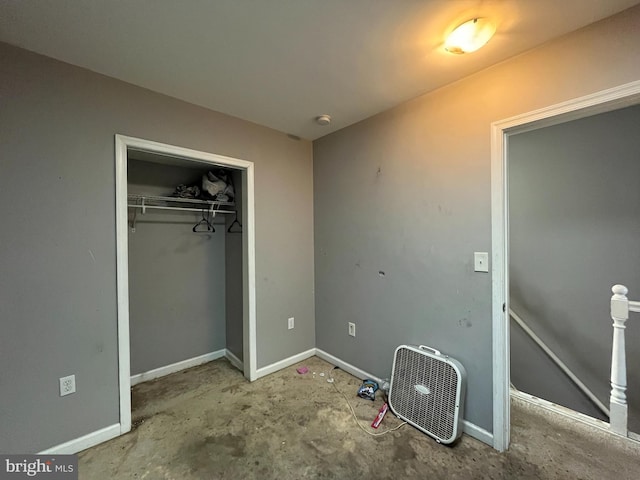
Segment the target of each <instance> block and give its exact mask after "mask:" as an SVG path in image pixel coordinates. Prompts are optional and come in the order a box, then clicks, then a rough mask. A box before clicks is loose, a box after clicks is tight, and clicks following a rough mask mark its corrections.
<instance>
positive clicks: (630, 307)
mask: <svg viewBox="0 0 640 480" xmlns="http://www.w3.org/2000/svg"><path fill="white" fill-rule="evenodd" d="M611 291H612V292H613V296H612V297H611V318H612V319H613V349H612V351H611V396H610V397H609V410H610V412H611V416H610V417H609V424H610V428H611V431H613V432H615V433H618V434H620V435H624V436H625V437H626V436H628V430H627V420H628V405H627V395H626V393H625V392H626V390H627V361H626V353H625V343H624V329H625V328H626V327H625V322H626V321H627V320H628V318H629V312H640V302H634V301H629V299H628V298H627V293H629V290H628V289H627V287H625V286H624V285H614V286H613V287H612V288H611Z"/></svg>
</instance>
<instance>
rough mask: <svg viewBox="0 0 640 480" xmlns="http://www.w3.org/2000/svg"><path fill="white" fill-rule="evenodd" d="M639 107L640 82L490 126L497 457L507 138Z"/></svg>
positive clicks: (503, 413) (502, 395)
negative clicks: (635, 106)
mask: <svg viewBox="0 0 640 480" xmlns="http://www.w3.org/2000/svg"><path fill="white" fill-rule="evenodd" d="M637 103H640V81H638V82H632V83H629V84H626V85H622V86H620V87H616V88H612V89H608V90H604V91H602V92H598V93H595V94H592V95H588V96H585V97H581V98H577V99H574V100H570V101H568V102H564V103H561V104H558V105H554V106H551V107H547V108H544V109H541V110H537V111H534V112H530V113H526V114H523V115H519V116H517V117H512V118H509V119H506V120H501V121H498V122H495V123H493V124H492V126H491V129H492V138H491V197H492V198H491V223H492V228H491V229H492V345H493V399H494V401H493V442H494V448H496V449H497V450H499V451H504V450H506V449H507V448H508V447H509V436H510V377H511V375H510V329H509V313H508V312H509V310H510V301H509V300H510V299H509V288H510V284H509V238H508V235H509V215H508V212H509V195H508V174H509V168H508V167H509V163H508V145H509V137H510V136H512V135H515V134H519V133H524V132H527V131H531V130H536V129H539V128H542V127H547V126H552V125H557V124H560V123H565V122H567V121H570V120H576V119H580V118H584V117H588V116H591V115H595V114H597V113H604V112H608V111H611V110H615V109H619V108H623V107H627V106H631V105H634V104H637ZM605 294H606V292H605Z"/></svg>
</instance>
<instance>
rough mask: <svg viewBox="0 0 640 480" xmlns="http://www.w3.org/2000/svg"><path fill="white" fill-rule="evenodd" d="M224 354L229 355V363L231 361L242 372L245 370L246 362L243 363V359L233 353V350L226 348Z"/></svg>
mask: <svg viewBox="0 0 640 480" xmlns="http://www.w3.org/2000/svg"><path fill="white" fill-rule="evenodd" d="M224 356H225V357H227V360H229V363H231V365H233V366H234V367H236V368H237V369H238V370H240V371H241V372H242V371H243V370H244V363H242V360H240V359H239V358H238V357H236V356H235V355H234V354H233V352H232V351H231V350H229V349H228V348H227V349H225V351H224Z"/></svg>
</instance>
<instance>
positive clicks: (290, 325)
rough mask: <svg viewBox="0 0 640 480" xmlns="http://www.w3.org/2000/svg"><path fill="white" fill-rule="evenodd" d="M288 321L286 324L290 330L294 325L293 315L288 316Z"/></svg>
mask: <svg viewBox="0 0 640 480" xmlns="http://www.w3.org/2000/svg"><path fill="white" fill-rule="evenodd" d="M288 321H289V324H288V325H289V330H291V329H292V328H293V327H294V325H295V318H294V317H289V320H288Z"/></svg>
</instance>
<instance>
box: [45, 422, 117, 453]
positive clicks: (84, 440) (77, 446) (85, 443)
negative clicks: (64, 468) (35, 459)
mask: <svg viewBox="0 0 640 480" xmlns="http://www.w3.org/2000/svg"><path fill="white" fill-rule="evenodd" d="M119 435H120V424H119V423H116V424H115V425H110V426H108V427H105V428H101V429H100V430H96V431H95V432H91V433H88V434H87V435H84V436H82V437H79V438H76V439H73V440H69V441H68V442H65V443H61V444H60V445H56V446H55V447H51V448H48V449H46V450H43V451H42V452H40V453H38V455H73V454H74V453H78V452H81V451H82V450H86V449H87V448H90V447H93V446H95V445H98V444H99V443H102V442H106V441H107V440H111V439H112V438H116V437H117V436H119Z"/></svg>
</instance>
